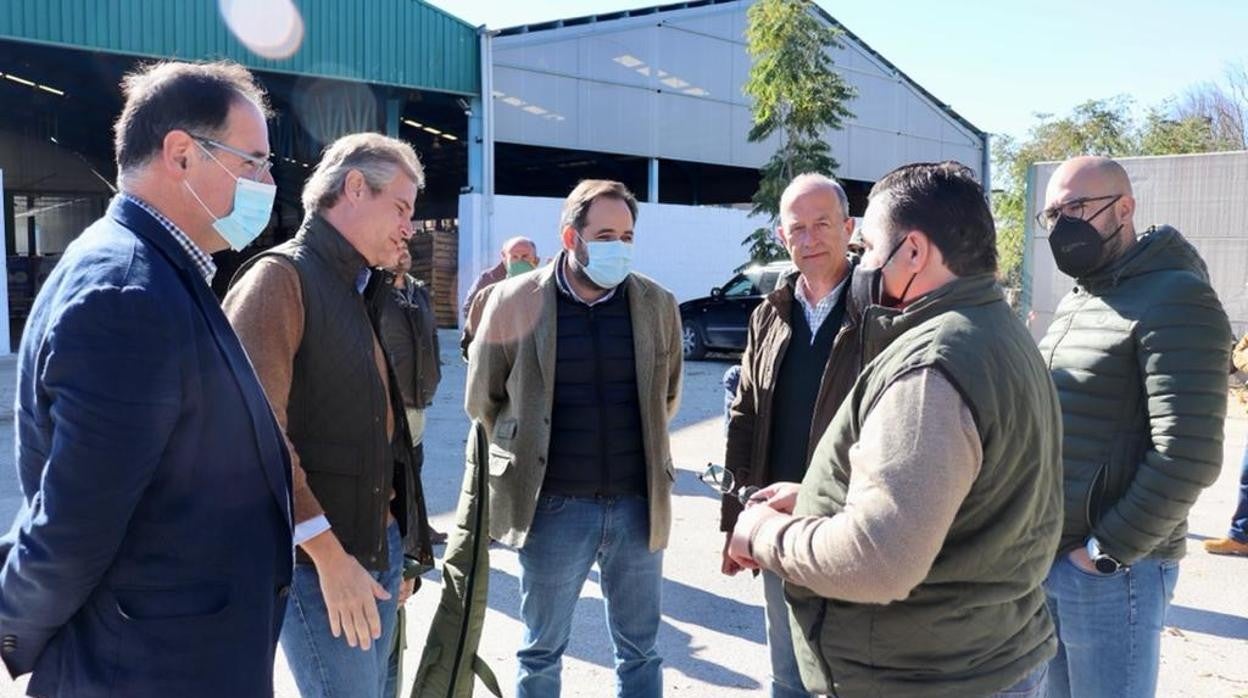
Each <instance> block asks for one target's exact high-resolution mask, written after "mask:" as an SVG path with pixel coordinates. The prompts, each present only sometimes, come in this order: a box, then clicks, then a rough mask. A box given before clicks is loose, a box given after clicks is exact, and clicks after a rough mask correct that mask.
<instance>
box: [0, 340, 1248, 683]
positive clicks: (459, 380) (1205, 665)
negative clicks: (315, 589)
mask: <svg viewBox="0 0 1248 698" xmlns="http://www.w3.org/2000/svg"><path fill="white" fill-rule="evenodd" d="M442 346H443V347H445V348H446V350H445V352H444V357H443V358H444V360H445V361H446V368H445V372H444V377H443V387H442V389H441V391H440V392H439V395H438V400H437V405H436V406H435V407H434V409H433V413H432V416H431V418H430V421H429V425H428V434H429V435H430V436H429V437H428V438H429V442H428V444H427V447H426V448H427V454H428V455H427V457H428V462H427V463H426V465H425V476H426V477H427V482H426V487H427V489H428V495H429V504H430V509H431V512H432V514H433V520H434V523H435V525H436V526H437V527H438V528H440V529H443V530H445V529H446V528H447V527H449V526H450V525H451V522H452V521H453V519H454V511H453V508H454V506H455V502H456V499H457V497H458V492H459V488H460V485H461V479H462V476H463V459H462V454H463V448H464V437H465V435H466V434H467V427H468V424H467V419H466V418H465V417H464V416H463V410H462V408H461V405H462V403H463V380H464V369H463V365H462V364H461V363H460V362H459V359H458V357H457V356H455V355H454V354H453V353H452V351H451V348H452V347H454V346H456V343H455V342H454V340H453V337H452V335H451V334H450V333H444V334H443V337H442ZM727 366H728V364H727V363H725V362H716V361H709V362H695V363H690V364H688V365H687V367H686V376H685V379H686V383H685V394H684V401H683V404H682V407H681V411H680V414H679V416H678V417H677V420H676V423H675V424H674V426H673V439H672V441H673V443H672V447H673V451H674V454H673V455H674V458H675V461H676V464H677V466H678V473H677V480H676V489H675V501H674V503H673V507H674V527H673V532H672V542H671V547H670V548H669V549H668V551H667V554H666V560H665V562H666V565H665V580H664V587H663V608H664V616H663V626H662V630H661V632H660V650H661V652H662V654H663V657H664V660H665V667H666V668H665V670H664V683H665V686H666V689H667V695H669V696H690V697H702V696H705V697H707V698H721V697H722V696H738V695H740V696H745V695H762V694H764V693H765V689H766V686H765V678H766V676H767V664H768V662H767V652H766V648H765V644H764V642H765V641H764V632H763V620H762V609H761V603H762V587H761V584H760V583H759V582H757V581H756V580H753V579H751V578H749V577H748V576H744V575H742V576H738V577H735V578H729V577H724V576H723V575H721V574H719V572H718V569H719V565H718V558H719V550H720V546H721V544H722V540H723V539H722V538H721V536H720V534H719V533H718V525H717V523H718V516H719V513H718V504H717V499H716V498H715V497H714V496H713V495H712V493H711V492H710V491H709V490H707V489H705V486H704V485H702V484H701V483H699V482H698V480H697V478H696V472H697V471H698V469H699V468H700V467H701V466H702V465H704V464H705V463H706V462H707V461H708V460H714V461H717V462H719V461H721V460H722V458H723V431H722V422H721V410H722V393H721V391H720V388H719V377H720V375H721V374H722V373H723V371H724V369H725V368H726V367H727ZM12 375H13V374H12V366H11V363H10V364H5V363H3V362H0V386H3V388H4V389H10V388H9V387H10V386H11V385H12V382H13V381H12ZM7 404H11V396H10V395H9V394H6V393H4V392H0V405H7ZM1241 414H1242V413H1241ZM0 418H3V417H2V416H0ZM1246 440H1248V420H1245V419H1243V418H1240V419H1235V420H1231V421H1229V422H1228V424H1227V445H1226V461H1225V462H1226V467H1225V468H1224V469H1223V472H1222V477H1221V478H1220V479H1219V480H1218V483H1217V484H1216V485H1215V486H1214V487H1212V488H1210V489H1209V490H1207V491H1206V492H1205V493H1204V495H1203V496H1202V497H1201V499H1200V501H1199V502H1198V503H1197V505H1196V508H1195V510H1194V511H1193V513H1192V517H1191V530H1192V535H1191V538H1192V540H1193V543H1192V545H1191V548H1190V552H1189V556H1188V558H1187V559H1186V560H1185V561H1184V563H1183V571H1182V576H1181V577H1180V580H1179V585H1178V590H1177V593H1176V597H1175V604H1174V607H1173V608H1172V611H1171V617H1170V624H1171V625H1170V627H1169V628H1168V629H1167V631H1166V635H1165V637H1164V640H1163V646H1162V648H1163V651H1162V668H1161V687H1160V690H1159V692H1158V695H1161V696H1190V697H1192V698H1214V697H1220V696H1245V697H1248V593H1245V591H1244V584H1245V583H1246V582H1248V559H1228V558H1218V557H1213V556H1210V555H1206V554H1205V553H1204V551H1203V550H1201V549H1200V547H1199V544H1198V543H1197V542H1196V541H1199V540H1200V539H1202V538H1204V537H1206V536H1219V535H1222V534H1223V533H1224V529H1225V527H1226V524H1227V518H1228V517H1229V515H1230V512H1231V511H1232V510H1233V508H1234V505H1235V496H1236V491H1237V489H1236V485H1237V482H1238V475H1239V467H1238V466H1239V463H1240V457H1241V454H1242V453H1243V449H1244V444H1245V441H1246ZM12 452H13V449H12V432H11V429H10V428H9V427H8V426H7V425H6V424H0V519H3V520H5V521H7V520H8V519H9V518H10V517H11V516H12V512H13V511H14V510H15V509H16V506H17V504H16V502H17V495H16V483H15V481H14V477H13V468H12V463H11V458H12V455H11V454H12ZM491 565H492V567H493V573H492V575H491V578H490V612H489V614H488V616H487V620H486V625H485V637H484V639H483V642H482V647H481V655H482V656H483V657H484V658H485V659H486V661H488V662H489V663H490V664H491V665H492V666H493V668H494V670H495V672H496V673H497V674H498V676H499V678H500V680H501V681H502V682H503V684H504V687H505V688H504V690H505V693H506V694H507V695H511V693H512V691H511V687H510V682H511V679H512V676H513V675H514V671H515V661H514V652H515V648H516V646H517V644H518V643H519V640H520V636H521V626H520V623H519V621H518V615H517V610H518V607H519V601H518V588H519V582H518V574H519V565H518V562H517V560H516V556H515V554H514V553H513V552H511V551H509V550H506V549H503V548H499V547H495V548H494V549H493V550H491ZM439 594H440V578H439V576H438V574H437V573H432V574H430V575H429V578H428V579H427V581H426V584H425V588H424V589H423V590H421V591H420V592H418V593H417V595H416V597H415V598H413V599H412V600H411V601H410V602H409V618H411V619H412V623H411V628H410V632H409V646H410V647H411V649H409V651H408V653H407V656H406V657H405V658H404V662H405V667H406V669H407V672H408V673H407V674H406V676H407V679H408V680H409V681H410V677H411V672H412V671H413V670H414V668H415V663H416V662H417V661H418V659H419V651H420V647H421V646H422V644H423V641H424V637H425V634H426V632H427V630H428V620H429V617H430V616H431V614H432V612H433V609H434V608H435V607H436V605H437V601H438V597H439ZM611 664H612V659H611V649H610V644H609V642H608V640H607V630H606V625H605V622H604V619H603V604H602V596H601V592H600V589H599V587H598V583H597V578H596V576H595V575H593V574H591V577H590V579H589V581H588V582H587V583H586V585H585V589H584V592H583V595H582V599H581V602H580V606H579V607H578V609H577V614H576V618H575V622H574V624H573V629H572V640H571V644H570V647H569V650H568V654H567V657H566V659H565V661H564V688H565V692H564V694H565V695H567V696H590V697H594V698H599V697H603V696H610V695H612V689H611V686H612V673H611ZM22 685H24V684H18V685H17V686H14V685H13V684H12V683H8V682H7V679H0V697H4V698H7V697H8V696H17V695H20V687H21V686H22ZM277 694H278V695H279V696H281V697H283V698H288V697H289V698H293V697H294V696H297V691H296V690H295V688H294V685H293V683H292V681H291V679H290V677H289V674H288V672H287V671H286V669H285V664H284V662H280V660H279V667H278V679H277ZM485 694H486V692H485V691H484V689H480V690H479V691H478V695H485Z"/></svg>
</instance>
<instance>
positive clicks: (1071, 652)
mask: <svg viewBox="0 0 1248 698" xmlns="http://www.w3.org/2000/svg"><path fill="white" fill-rule="evenodd" d="M1178 579H1179V563H1178V561H1177V560H1156V559H1151V558H1148V559H1144V560H1140V561H1139V562H1136V563H1135V564H1134V565H1132V566H1131V567H1130V568H1129V569H1126V570H1119V571H1117V572H1115V573H1113V574H1108V575H1102V574H1098V573H1095V572H1085V571H1083V570H1081V569H1079V568H1078V567H1076V566H1075V564H1074V563H1073V562H1071V561H1070V559H1069V558H1068V557H1067V556H1066V555H1065V554H1062V555H1060V556H1059V557H1058V559H1057V562H1055V563H1054V564H1053V568H1052V569H1051V570H1050V571H1049V577H1048V579H1046V580H1045V582H1044V589H1045V591H1046V592H1047V593H1048V600H1049V611H1050V612H1051V613H1052V615H1053V622H1054V624H1055V625H1056V626H1057V637H1058V647H1057V656H1056V657H1054V658H1053V660H1052V661H1051V662H1050V663H1049V692H1048V695H1049V696H1051V697H1052V698H1068V697H1072V696H1073V697H1075V698H1078V697H1079V696H1088V697H1089V698H1113V697H1121V698H1137V697H1138V698H1152V696H1153V694H1154V693H1155V692H1156V690H1157V669H1158V664H1159V661H1160V654H1161V629H1162V626H1163V625H1164V624H1165V619H1166V610H1167V609H1168V608H1169V607H1170V600H1171V599H1172V598H1174V585H1175V583H1176V582H1177V581H1178Z"/></svg>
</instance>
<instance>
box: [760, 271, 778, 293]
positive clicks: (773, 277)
mask: <svg viewBox="0 0 1248 698" xmlns="http://www.w3.org/2000/svg"><path fill="white" fill-rule="evenodd" d="M779 280H780V272H778V271H768V272H763V278H762V280H761V281H760V283H759V286H760V287H761V288H762V294H763V295H766V294H768V293H771V292H772V291H774V290H776V283H777V282H778V281H779Z"/></svg>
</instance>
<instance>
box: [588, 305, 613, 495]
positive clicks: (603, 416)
mask: <svg viewBox="0 0 1248 698" xmlns="http://www.w3.org/2000/svg"><path fill="white" fill-rule="evenodd" d="M587 312H588V313H589V336H590V341H591V342H592V343H593V349H594V361H593V362H592V363H593V366H594V391H595V394H596V395H597V398H598V458H599V461H598V464H599V467H598V494H599V495H600V496H602V495H606V493H607V484H608V482H609V479H610V478H609V477H608V472H607V471H608V466H607V408H606V390H605V389H604V387H603V384H602V354H601V353H600V350H601V347H602V344H601V342H600V341H599V337H598V333H599V330H600V329H601V328H599V327H598V316H597V313H596V312H595V309H594V307H593V306H590V308H589V310H588V311H587Z"/></svg>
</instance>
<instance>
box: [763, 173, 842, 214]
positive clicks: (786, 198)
mask: <svg viewBox="0 0 1248 698" xmlns="http://www.w3.org/2000/svg"><path fill="white" fill-rule="evenodd" d="M816 189H831V190H832V193H834V194H836V200H837V201H839V202H840V204H841V215H842V216H844V217H846V218H848V217H849V197H848V196H846V195H845V188H844V187H842V186H841V183H840V182H838V181H836V180H835V179H832V178H831V177H829V176H827V175H823V174H819V173H818V172H806V173H804V174H799V175H798V176H796V177H794V178H793V181H792V182H789V186H787V187H785V188H784V193H783V194H781V195H780V210H781V211H784V208H785V206H788V205H789V204H791V203H793V199H796V198H797V196H798V194H802V193H805V192H808V191H814V190H816Z"/></svg>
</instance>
